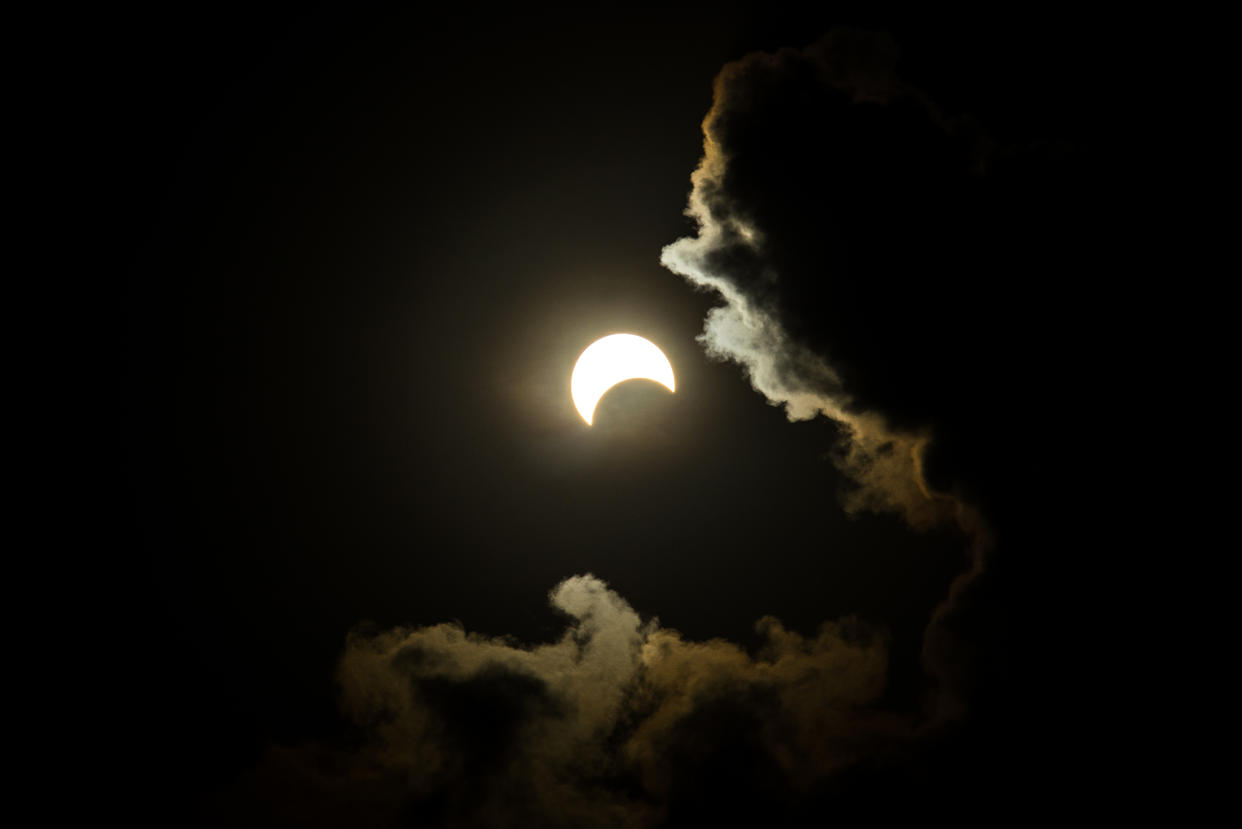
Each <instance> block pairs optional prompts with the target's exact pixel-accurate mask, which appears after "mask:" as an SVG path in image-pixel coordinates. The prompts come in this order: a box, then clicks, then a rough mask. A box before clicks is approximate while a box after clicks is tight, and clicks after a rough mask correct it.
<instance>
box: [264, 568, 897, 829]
mask: <svg viewBox="0 0 1242 829" xmlns="http://www.w3.org/2000/svg"><path fill="white" fill-rule="evenodd" d="M549 598H550V601H551V603H552V606H553V607H555V608H557V609H558V610H560V611H562V612H563V613H565V614H566V615H567V617H568V618H569V624H568V626H567V628H566V630H565V632H564V634H563V635H562V636H561V637H560V639H558V640H557V641H555V642H553V643H550V644H544V645H537V646H524V645H521V644H518V643H515V642H512V641H510V640H507V639H504V638H494V637H487V636H481V635H478V634H473V633H467V632H466V631H464V630H462V628H461V627H460V626H458V625H455V624H442V625H435V626H431V627H423V628H399V629H394V630H388V631H383V632H378V633H368V632H363V631H355V632H354V633H353V634H351V636H350V637H349V639H348V644H347V647H346V650H345V653H344V655H343V657H342V659H341V662H340V670H339V679H340V684H341V689H342V708H343V711H344V712H345V714H346V715H347V717H348V718H349V720H350V721H351V722H352V723H353V724H354V725H355V727H356V728H357V734H358V735H359V739H358V743H357V745H356V747H355V748H354V749H353V750H350V751H340V750H335V751H328V750H326V749H318V750H316V749H311V748H307V747H302V748H298V749H288V748H285V749H273V750H272V751H271V752H270V754H269V757H268V758H267V761H266V763H265V764H264V765H263V767H262V768H261V769H260V770H259V772H258V773H257V776H256V778H255V780H254V781H252V784H253V785H254V786H255V787H256V788H255V790H254V792H255V793H253V796H254V797H255V798H256V799H257V800H258V801H261V802H267V800H268V799H269V798H270V802H271V803H272V804H273V805H274V806H275V807H277V808H279V809H280V810H281V812H280V813H279V814H277V815H267V817H268V818H273V819H274V822H280V821H281V820H283V821H287V822H289V823H300V824H305V825H316V824H317V823H323V824H325V825H337V824H338V823H340V824H345V823H350V824H352V825H366V824H368V823H373V824H375V825H386V824H388V823H399V822H401V821H405V820H413V821H417V820H420V819H421V820H426V821H428V822H434V823H436V824H437V825H461V826H492V825H540V826H654V825H663V824H664V823H666V822H667V821H668V820H669V819H670V814H672V813H676V812H678V810H680V809H685V808H694V809H696V810H701V809H702V808H704V807H705V805H706V804H708V803H709V802H710V803H718V804H719V803H732V804H733V806H736V805H737V803H739V802H744V803H751V804H754V803H762V802H768V801H771V802H785V801H787V800H788V799H789V798H796V797H798V796H799V795H800V794H801V795H805V794H807V793H809V792H813V791H815V790H816V788H817V787H819V786H821V785H822V784H823V782H824V780H825V779H827V778H828V777H829V776H830V775H832V774H833V773H835V772H838V771H840V770H841V769H844V768H848V767H850V766H851V765H853V764H856V763H858V762H861V761H864V760H866V759H868V758H873V757H876V756H881V755H883V754H884V753H885V752H888V751H891V750H893V749H894V748H895V747H897V746H898V745H900V744H901V742H902V741H904V740H906V739H908V736H909V733H910V729H909V724H908V723H906V722H904V721H901V720H898V719H896V718H894V717H893V716H892V715H891V714H885V713H883V712H882V711H881V710H879V708H878V707H877V706H876V705H875V703H876V700H877V699H878V698H879V696H880V695H881V693H882V692H883V690H884V686H885V675H886V670H887V664H888V646H887V639H886V637H885V636H884V634H883V633H882V632H880V631H876V630H873V629H871V628H869V627H868V626H867V625H865V624H863V623H861V622H858V621H857V620H853V619H846V620H842V621H839V622H835V623H827V624H825V625H823V627H822V628H821V629H820V631H819V632H818V633H817V634H816V635H814V636H802V635H800V634H798V633H796V632H793V631H790V630H787V629H785V628H784V627H783V626H782V625H781V623H780V622H779V621H778V620H776V619H774V618H771V617H766V618H764V619H761V620H759V622H758V624H757V630H758V632H759V634H760V635H761V638H762V645H761V646H760V648H759V649H758V650H757V651H756V652H755V653H753V654H752V653H749V652H747V651H746V650H745V649H743V648H741V647H739V646H738V645H735V644H733V643H730V642H726V641H722V640H711V641H707V642H694V641H689V640H686V639H685V638H684V637H682V636H681V635H680V634H679V633H677V632H676V631H674V630H670V629H666V628H662V627H661V626H660V625H659V624H658V622H656V621H654V620H649V621H646V622H644V621H643V620H641V619H640V618H639V616H638V614H636V613H635V612H634V610H633V609H632V608H631V607H630V606H629V605H628V604H627V603H626V602H625V600H624V599H622V598H621V597H620V596H618V595H617V594H616V593H615V592H614V591H612V590H610V589H609V588H608V587H607V585H605V584H604V582H602V581H601V580H599V579H598V578H595V577H594V576H591V575H581V576H574V577H572V578H569V579H566V580H565V581H563V582H561V583H560V584H559V585H557V586H556V588H555V589H553V590H552V592H551V594H550V597H549ZM722 763H723V765H722ZM722 772H723V773H724V774H725V775H726V776H732V777H733V778H735V779H732V780H726V781H722V780H721V778H720V773H722ZM722 783H728V785H727V786H726V787H725V789H723V790H722V788H721V786H722ZM295 791H296V792H298V793H299V794H298V796H297V797H282V796H278V794H277V796H274V794H276V793H280V792H290V793H292V792H295ZM731 808H732V807H731ZM245 810H246V811H247V812H248V813H250V814H255V813H256V812H255V802H254V801H252V802H249V803H247V804H246V809H245Z"/></svg>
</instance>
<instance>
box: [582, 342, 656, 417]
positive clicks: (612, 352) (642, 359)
mask: <svg viewBox="0 0 1242 829" xmlns="http://www.w3.org/2000/svg"><path fill="white" fill-rule="evenodd" d="M626 380H654V381H655V382H657V383H659V384H661V385H662V386H664V387H665V388H667V389H668V390H669V391H676V390H677V389H676V385H675V382H674V380H673V364H672V363H670V362H669V361H668V357H665V356H664V352H663V351H661V350H660V349H659V348H658V347H657V346H656V345H655V344H654V343H652V342H651V341H650V340H645V339H643V338H642V337H639V336H637V335H635V334H609V335H608V336H607V337H603V338H601V339H598V340H596V341H595V342H593V343H591V344H590V345H589V346H587V348H586V351H583V352H582V355H581V356H579V357H578V362H577V363H576V364H575V365H574V373H573V377H571V378H570V381H569V391H570V394H571V395H572V396H573V398H574V405H575V406H576V407H577V408H578V414H580V415H582V419H583V420H585V421H586V422H587V424H588V425H590V423H591V420H592V418H594V416H595V406H596V405H597V404H598V403H599V399H600V398H601V397H603V396H604V393H605V392H607V391H608V390H609V389H610V388H612V387H613V386H615V385H616V384H617V383H622V382H624V381H626Z"/></svg>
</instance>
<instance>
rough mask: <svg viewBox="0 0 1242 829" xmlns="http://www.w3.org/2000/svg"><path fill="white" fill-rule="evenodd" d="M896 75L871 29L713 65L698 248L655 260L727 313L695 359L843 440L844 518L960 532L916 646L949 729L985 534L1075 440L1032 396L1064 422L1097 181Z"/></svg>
mask: <svg viewBox="0 0 1242 829" xmlns="http://www.w3.org/2000/svg"><path fill="white" fill-rule="evenodd" d="M899 59H900V50H899V49H898V47H897V44H896V43H895V42H894V40H893V38H892V37H890V36H889V35H888V34H885V33H875V32H868V31H861V30H853V29H838V30H834V31H833V32H831V33H829V34H828V35H827V36H825V37H824V38H822V39H821V40H819V41H818V42H816V43H814V44H813V45H811V46H809V47H807V48H805V49H782V50H779V51H777V52H775V53H770V54H767V53H765V54H753V55H749V56H747V57H745V58H743V59H741V60H738V61H736V62H734V63H731V64H729V65H727V66H726V67H725V68H724V69H723V70H722V71H721V73H720V74H719V76H718V77H717V79H716V83H715V96H714V103H713V106H712V109H711V111H710V112H709V113H708V115H707V117H706V119H705V120H704V122H703V132H704V136H705V140H704V156H703V159H702V162H701V163H700V165H699V168H698V169H697V170H696V171H695V173H694V175H693V179H692V181H693V191H692V193H691V195H690V205H689V207H688V209H687V214H688V215H689V216H690V217H692V218H693V219H694V220H695V222H696V224H697V228H698V232H697V235H695V236H693V237H688V238H684V239H681V240H678V241H677V242H675V243H673V244H671V245H669V246H668V247H667V248H665V250H664V252H663V256H662V262H663V263H664V265H665V266H666V267H668V268H669V269H671V270H673V271H674V272H676V273H679V274H681V275H682V276H684V277H685V278H686V279H687V280H688V281H689V282H690V283H691V284H693V285H695V286H698V287H700V288H703V289H706V290H709V291H713V292H715V293H716V294H718V295H719V296H720V297H721V298H722V299H723V301H724V302H723V305H721V306H719V307H717V308H715V309H713V310H712V311H711V312H710V313H709V315H708V316H707V319H706V324H705V327H704V330H703V333H702V335H701V337H700V341H701V342H702V343H703V345H704V347H705V348H706V349H707V350H708V352H709V353H711V354H713V355H715V356H717V357H719V358H721V359H725V360H732V361H735V362H737V363H739V364H740V365H741V366H742V367H743V368H744V370H745V371H746V373H747V375H748V376H749V378H750V380H751V382H752V384H753V385H754V387H755V389H756V390H758V391H759V392H761V393H762V394H763V395H764V396H765V397H767V399H768V400H769V401H770V402H771V403H773V404H774V405H781V406H783V407H784V408H785V411H786V413H787V415H788V417H789V418H790V419H791V420H805V419H809V418H813V417H817V416H820V415H823V416H826V417H828V418H831V419H832V420H833V421H835V422H836V423H837V424H838V426H839V430H840V435H841V438H840V443H839V445H838V446H837V448H836V451H835V454H834V460H835V462H836V464H837V466H838V467H839V468H840V469H841V470H842V471H843V472H845V473H846V475H847V476H848V477H849V478H850V479H851V480H852V482H853V486H852V488H851V489H850V490H849V491H848V492H847V493H846V495H845V507H846V509H847V510H850V511H859V510H870V511H880V512H895V513H897V514H899V515H900V516H902V517H903V518H904V519H905V520H906V521H907V522H908V523H909V524H910V525H911V526H912V527H914V528H916V529H926V528H930V527H933V526H936V525H941V524H956V525H957V526H958V527H959V528H961V529H962V530H963V531H964V533H965V534H966V536H967V537H968V539H969V541H968V544H969V549H970V564H969V566H968V568H967V569H966V571H965V572H963V573H962V575H961V576H960V577H959V578H958V579H957V581H956V582H955V583H954V584H953V586H952V588H951V590H950V593H949V596H948V597H947V599H946V601H945V603H944V605H942V606H941V608H940V609H939V610H938V611H937V612H936V614H935V616H934V618H933V620H932V622H931V624H930V625H929V627H928V631H927V635H926V636H927V641H926V646H925V649H924V656H925V659H926V661H927V664H928V667H929V669H930V670H931V671H932V672H933V673H934V674H935V675H936V676H937V678H938V680H939V681H940V683H941V686H942V691H945V692H946V693H944V694H942V697H941V700H940V705H941V708H942V713H943V714H960V713H961V711H962V709H963V707H964V705H965V702H964V700H963V697H964V695H965V694H966V693H967V687H968V686H969V685H970V684H971V681H970V680H968V679H967V678H966V677H968V676H970V675H972V674H973V673H974V669H973V668H971V667H970V666H969V663H970V661H971V659H972V658H973V657H971V656H970V655H969V654H970V651H971V650H972V646H971V645H969V644H968V643H967V642H966V641H965V640H963V639H962V638H961V633H962V631H964V630H967V629H972V630H973V629H974V628H975V624H974V623H973V622H971V623H966V622H964V619H965V618H966V617H968V616H970V615H971V614H972V613H974V611H973V610H971V609H970V608H971V607H973V606H974V604H976V602H975V593H976V592H977V591H978V590H979V588H980V584H979V583H978V580H979V578H980V576H981V574H982V573H983V572H984V570H985V569H986V568H987V567H988V559H989V557H990V556H991V555H992V553H991V551H992V549H993V547H994V546H995V540H994V538H995V534H996V532H997V528H998V526H1000V527H1002V528H1003V526H1004V522H1006V521H1007V520H1009V519H1011V518H1012V516H1013V515H1014V513H1015V512H1021V511H1023V510H1024V509H1025V508H1026V506H1025V505H1026V504H1029V503H1031V502H1033V500H1034V498H1035V497H1039V495H1040V494H1041V492H1043V491H1046V490H1047V488H1048V487H1049V486H1050V485H1051V484H1052V482H1050V481H1049V480H1048V479H1047V478H1044V477H1041V474H1040V470H1038V469H1036V468H1035V467H1036V466H1038V463H1039V462H1038V461H1037V462H1036V463H1034V464H1032V463H1031V462H1030V457H1031V456H1035V457H1038V458H1041V459H1047V458H1051V457H1061V456H1064V455H1065V454H1066V453H1067V447H1069V446H1071V445H1072V442H1071V441H1066V440H1065V437H1066V434H1065V431H1064V429H1063V428H1062V427H1059V426H1054V427H1053V428H1049V424H1048V422H1047V421H1048V420H1049V417H1048V414H1047V412H1046V411H1041V410H1039V409H1037V408H1036V407H1035V406H1034V405H1033V396H1034V394H1035V390H1037V389H1038V390H1040V393H1042V394H1043V397H1042V399H1043V400H1044V401H1045V403H1046V404H1047V405H1050V406H1053V407H1054V408H1057V407H1061V408H1065V409H1074V408H1076V407H1078V406H1080V405H1081V403H1080V401H1081V399H1082V398H1081V396H1080V394H1079V392H1080V390H1081V388H1082V383H1083V379H1084V378H1083V375H1082V372H1081V370H1080V368H1079V362H1080V360H1081V356H1082V354H1083V350H1084V347H1085V346H1087V345H1088V344H1089V339H1090V335H1089V334H1088V333H1087V331H1086V330H1085V328H1084V326H1083V314H1084V312H1085V308H1086V307H1088V306H1089V305H1091V304H1092V303H1093V302H1095V301H1096V295H1095V293H1094V291H1093V290H1091V289H1090V288H1089V287H1088V284H1087V283H1085V282H1084V281H1083V279H1082V275H1083V271H1084V267H1089V262H1090V261H1091V258H1092V255H1093V252H1094V250H1095V247H1094V246H1093V245H1089V244H1087V239H1088V236H1089V233H1090V229H1091V228H1092V226H1093V223H1092V222H1091V221H1090V220H1089V212H1090V210H1091V209H1092V208H1091V204H1092V202H1091V199H1090V198H1089V195H1090V194H1091V192H1092V186H1093V185H1092V171H1091V169H1090V168H1089V167H1088V166H1087V165H1086V163H1085V161H1084V153H1083V152H1082V150H1081V148H1080V147H1076V146H1074V145H1072V144H1070V143H1067V142H1065V141H1063V140H1056V141H1054V140H1039V141H1028V142H1026V143H1024V144H1022V145H1018V146H1002V145H1000V144H999V143H997V142H996V141H994V140H993V139H991V138H990V137H989V136H988V134H987V132H986V125H985V124H982V123H981V122H980V121H979V120H977V119H976V118H975V117H974V116H972V115H971V114H969V113H961V114H956V113H949V112H946V111H945V110H943V109H942V108H941V107H939V106H938V105H937V104H936V103H935V102H933V101H932V100H931V99H930V98H929V97H928V96H927V95H926V94H924V93H923V92H922V91H920V90H919V89H917V88H915V87H914V86H912V85H910V84H908V83H906V82H905V81H903V79H902V77H901V72H900V60H899ZM1084 260H1085V261H1084ZM1067 297H1073V301H1070V302H1067V301H1066V300H1067ZM1053 390H1055V391H1053ZM1024 518H1025V516H1024ZM1016 523H1018V522H1016V521H1010V524H1011V525H1012V524H1016ZM976 621H977V620H976Z"/></svg>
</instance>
